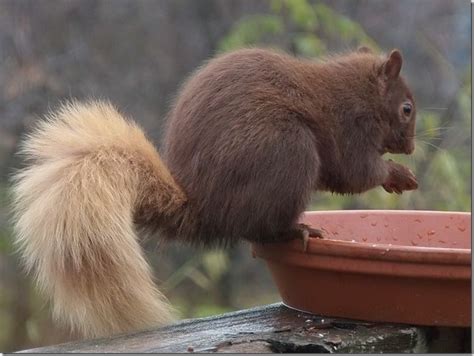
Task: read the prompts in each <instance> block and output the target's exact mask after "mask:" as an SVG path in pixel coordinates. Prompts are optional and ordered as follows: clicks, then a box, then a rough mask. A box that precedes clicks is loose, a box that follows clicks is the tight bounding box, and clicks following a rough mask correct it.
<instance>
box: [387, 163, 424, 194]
mask: <svg viewBox="0 0 474 356" xmlns="http://www.w3.org/2000/svg"><path fill="white" fill-rule="evenodd" d="M387 163H388V164H389V173H388V177H387V179H386V180H385V182H384V183H383V184H382V187H383V188H384V189H385V190H386V191H387V192H389V193H397V194H402V192H403V191H405V190H415V189H417V188H418V182H417V180H416V177H415V175H414V174H413V172H412V171H411V170H410V169H408V168H407V167H405V166H402V165H401V164H398V163H395V162H393V161H392V160H389V161H388V162H387Z"/></svg>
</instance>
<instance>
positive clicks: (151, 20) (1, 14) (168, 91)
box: [0, 0, 471, 351]
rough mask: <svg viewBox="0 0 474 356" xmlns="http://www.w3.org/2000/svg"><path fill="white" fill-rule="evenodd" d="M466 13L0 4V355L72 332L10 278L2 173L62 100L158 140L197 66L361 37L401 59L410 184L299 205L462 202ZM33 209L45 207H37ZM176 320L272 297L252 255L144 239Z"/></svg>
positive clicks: (465, 184) (341, 47) (466, 202)
mask: <svg viewBox="0 0 474 356" xmlns="http://www.w3.org/2000/svg"><path fill="white" fill-rule="evenodd" d="M470 31H471V18H470V3H469V1H467V0H450V1H446V0H399V1H388V0H384V1H378V0H359V1H351V0H331V1H311V0H258V1H255V0H199V1H194V0H159V1H158V0H157V1H150V0H134V1H132V0H114V1H112V0H99V1H98V0H81V1H58V0H48V1H46V0H36V1H33V0H29V1H27V0H0V350H2V351H12V350H19V349H25V348H31V347H36V346H41V345H49V344H54V343H59V342H64V341H67V340H71V339H74V335H69V334H68V333H67V332H65V331H64V330H61V329H59V328H57V327H55V326H54V325H53V323H52V321H51V319H50V315H49V305H48V303H47V302H46V301H45V300H44V299H43V298H42V297H41V296H40V295H38V294H37V292H36V290H35V288H34V285H33V283H32V282H31V279H30V278H28V277H27V276H25V275H24V274H23V273H22V270H21V266H20V265H19V263H18V256H17V255H16V254H15V251H14V249H13V247H12V230H11V226H10V224H9V212H10V209H9V191H8V189H9V183H8V179H9V176H10V175H11V174H12V172H13V171H14V169H15V168H18V167H21V161H20V160H19V158H18V157H17V156H16V155H15V152H16V150H17V147H18V144H19V142H20V139H21V137H22V135H24V134H25V133H26V132H27V131H28V130H29V128H30V127H31V125H32V123H34V122H35V121H36V120H38V119H39V118H40V117H41V116H42V115H43V114H45V113H46V112H47V111H48V110H49V109H51V108H55V107H56V106H57V105H58V104H59V103H60V102H61V101H64V100H66V99H69V98H79V99H84V98H91V97H93V98H106V99H110V100H111V101H112V102H113V103H114V104H115V105H117V106H118V107H119V108H120V109H121V110H122V111H123V112H125V113H127V114H128V115H129V116H131V117H133V118H135V120H136V121H138V122H139V123H140V124H141V125H142V126H143V127H144V129H145V131H146V132H147V133H148V134H149V136H150V137H151V138H152V139H153V140H154V142H155V143H156V145H157V146H159V145H160V142H161V137H162V135H163V132H162V128H163V127H164V125H163V124H164V117H165V114H166V112H167V110H168V109H169V106H170V102H171V99H172V98H173V96H174V95H176V93H177V91H178V89H179V86H180V83H182V82H183V80H184V78H186V77H187V76H188V75H189V74H190V73H192V71H193V70H195V69H196V68H197V67H198V66H199V65H200V64H201V63H202V61H204V60H206V59H208V58H210V57H212V56H213V55H215V54H217V53H220V52H225V51H230V50H233V49H236V48H239V47H244V46H249V45H264V46H272V47H279V48H282V49H285V50H286V51H288V52H290V53H293V54H296V55H300V56H305V57H317V56H321V55H325V54H327V53H333V52H341V51H347V50H351V49H355V48H356V47H357V46H359V45H367V46H369V47H372V48H373V49H375V50H377V51H382V52H386V51H389V50H390V49H392V48H394V47H396V48H399V49H400V50H401V51H402V53H403V55H404V59H405V62H404V67H403V70H402V71H403V74H404V76H405V77H406V78H407V80H408V82H409V84H410V86H411V88H412V89H413V92H414V94H415V98H416V100H417V111H418V119H417V122H418V126H417V132H418V138H417V148H416V151H415V153H414V154H413V155H412V156H411V157H396V160H397V161H399V162H402V163H405V164H406V165H408V166H409V167H411V168H412V169H413V170H414V171H415V173H416V175H417V177H418V180H419V183H420V189H418V190H417V191H416V192H410V193H404V194H403V195H402V196H398V195H390V194H387V193H385V191H384V190H383V189H381V188H377V189H374V190H372V191H371V192H368V193H366V194H363V195H360V196H343V197H342V196H337V195H331V194H319V193H318V194H315V195H314V198H313V201H312V204H311V206H310V207H309V209H312V210H324V209H366V208H367V209H427V210H459V211H470V209H471V191H470V189H471V187H470V173H471V157H470V152H471V151H470V144H471V116H470V115H471V99H470V98H471V82H470V78H471V58H470V54H471V49H470V48H471V42H470V33H471V32H470ZM44 208H45V209H48V208H49V207H47V206H45V207H44ZM145 247H146V249H147V254H148V257H149V260H150V262H151V263H152V264H153V266H154V268H155V270H156V277H157V279H158V282H159V285H160V286H161V289H162V290H163V291H164V292H165V294H166V295H167V296H168V297H169V298H170V300H171V302H172V304H173V305H174V306H175V307H176V309H177V311H178V313H179V317H181V318H191V317H200V316H207V315H213V314H219V313H223V312H226V311H231V310H237V309H242V308H247V307H251V306H256V305H261V304H266V303H272V302H277V301H279V296H278V293H277V291H276V289H275V287H274V286H273V283H272V281H271V279H270V276H269V274H268V272H267V270H266V267H265V265H264V264H263V262H261V261H259V260H255V259H252V258H251V255H250V253H249V246H248V245H247V244H245V243H242V244H241V245H240V246H237V247H235V248H233V249H231V250H226V251H222V250H211V251H206V250H197V251H196V250H191V249H190V248H187V247H186V246H167V247H166V249H163V248H158V246H157V242H156V241H150V242H147V245H146V246H145Z"/></svg>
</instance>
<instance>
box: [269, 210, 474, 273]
mask: <svg viewBox="0 0 474 356" xmlns="http://www.w3.org/2000/svg"><path fill="white" fill-rule="evenodd" d="M352 214H359V215H360V214H372V215H385V216H386V215H413V214H416V215H427V214H428V215H459V216H470V215H471V213H470V212H457V211H456V212H453V211H432V210H326V211H307V212H305V213H304V214H303V217H304V216H311V215H313V216H314V215H316V216H321V215H352ZM470 228H471V226H470V224H469V229H470ZM286 247H287V248H288V250H289V251H291V252H293V253H294V252H297V253H301V254H305V255H326V256H338V257H349V258H352V259H363V260H384V261H397V262H400V263H413V262H414V263H417V264H443V265H447V264H450V265H465V266H470V265H471V249H470V248H447V247H423V246H408V245H391V244H388V243H370V242H360V241H357V242H351V241H344V240H336V239H333V238H331V239H328V240H325V239H318V238H310V239H309V241H308V245H307V250H306V252H303V247H302V243H301V241H291V242H289V243H286ZM267 257H268V256H267Z"/></svg>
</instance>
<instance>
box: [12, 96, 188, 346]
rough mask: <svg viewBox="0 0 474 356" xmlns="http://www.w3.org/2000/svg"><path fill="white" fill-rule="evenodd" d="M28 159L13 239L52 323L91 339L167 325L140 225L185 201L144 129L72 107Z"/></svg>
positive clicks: (97, 109)
mask: <svg viewBox="0 0 474 356" xmlns="http://www.w3.org/2000/svg"><path fill="white" fill-rule="evenodd" d="M21 153H22V154H23V155H25V157H26V159H27V162H28V166H27V167H26V168H25V169H23V170H21V171H20V172H19V173H17V175H16V176H15V178H14V186H13V193H14V211H15V230H16V236H17V240H16V241H17V244H18V247H19V249H20V251H21V253H22V256H23V258H24V262H25V266H26V267H27V269H28V270H29V271H31V272H33V274H34V276H35V279H36V281H37V283H38V285H39V287H40V288H41V290H42V291H43V292H44V293H45V294H46V295H47V296H48V297H49V298H51V300H52V302H53V303H52V304H53V315H54V316H55V318H56V319H58V320H59V321H61V322H64V323H66V324H68V325H69V326H70V327H71V328H72V329H73V330H76V331H79V332H80V333H81V334H82V335H84V336H85V337H99V336H106V335H110V334H115V333H120V332H126V331H131V330H139V329H144V328H148V327H152V326H156V325H160V324H163V323H166V322H168V321H169V320H170V319H171V318H172V312H171V309H170V306H169V304H168V303H167V301H166V299H165V297H164V296H163V294H161V293H160V292H159V291H158V290H157V289H156V287H155V286H154V283H153V278H152V273H151V271H150V268H149V266H148V264H147V262H146V260H145V258H144V254H143V252H142V250H141V248H140V245H139V243H138V237H137V234H136V231H135V225H134V221H136V216H135V214H136V212H137V211H145V210H146V211H147V216H149V218H150V219H152V218H157V219H158V220H159V221H161V222H163V221H167V219H172V217H173V215H174V214H176V212H177V211H180V209H182V207H183V206H184V203H185V197H184V194H183V192H182V191H181V190H180V188H179V187H178V186H177V185H176V183H175V182H174V180H173V178H172V176H171V174H170V173H169V171H168V170H167V168H166V167H165V165H164V164H163V163H162V161H161V159H160V157H159V155H158V153H157V152H156V151H155V149H154V147H153V146H152V145H151V143H150V142H149V141H148V140H147V139H146V137H145V135H144V134H143V132H142V131H141V129H140V128H139V127H138V126H136V125H135V124H134V123H133V122H130V121H127V120H125V119H124V118H123V117H122V116H121V115H120V114H119V113H118V112H117V111H116V110H115V109H114V108H113V107H112V106H111V105H110V104H108V103H104V102H91V103H85V104H80V103H70V104H67V105H65V106H63V107H62V108H61V109H60V110H59V111H57V112H56V113H54V114H52V115H50V116H49V117H48V118H47V119H46V120H44V121H41V122H40V123H39V125H38V126H37V128H36V129H35V130H34V131H33V133H32V134H31V135H30V136H28V137H27V139H26V141H25V143H24V145H23V148H22V151H21ZM150 209H156V211H153V212H150V211H149V210H150ZM142 220H143V219H142ZM145 220H146V219H145Z"/></svg>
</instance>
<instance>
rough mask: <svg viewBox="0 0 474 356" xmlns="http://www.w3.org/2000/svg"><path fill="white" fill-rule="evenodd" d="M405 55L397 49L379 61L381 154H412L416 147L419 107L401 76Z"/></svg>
mask: <svg viewBox="0 0 474 356" xmlns="http://www.w3.org/2000/svg"><path fill="white" fill-rule="evenodd" d="M402 63H403V57H402V54H401V53H400V51H398V50H396V49H394V50H392V51H391V52H390V54H389V55H388V56H387V57H386V58H384V60H383V61H382V62H381V64H378V68H377V69H376V70H377V83H378V91H379V95H380V101H379V102H380V106H381V107H380V108H379V110H380V112H379V114H380V124H381V126H382V127H381V128H382V131H383V134H384V135H383V141H382V142H380V145H381V147H380V153H382V154H383V153H385V152H390V153H405V154H410V153H412V152H413V151H414V150H415V121H416V106H415V100H414V98H413V95H412V93H411V91H410V89H409V88H408V86H407V85H406V83H405V81H404V80H403V78H402V77H401V75H400V70H401V68H402Z"/></svg>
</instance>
